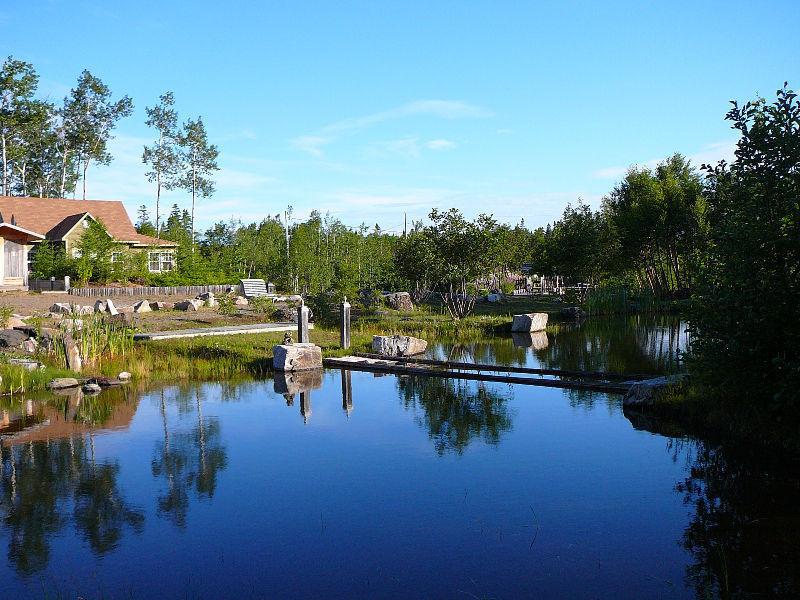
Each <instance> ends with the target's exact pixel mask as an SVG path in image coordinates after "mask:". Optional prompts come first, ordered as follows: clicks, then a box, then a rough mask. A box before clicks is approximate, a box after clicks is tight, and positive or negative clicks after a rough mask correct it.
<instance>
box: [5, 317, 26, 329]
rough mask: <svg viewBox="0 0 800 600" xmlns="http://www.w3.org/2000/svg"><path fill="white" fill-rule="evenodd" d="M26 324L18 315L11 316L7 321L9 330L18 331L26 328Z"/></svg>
mask: <svg viewBox="0 0 800 600" xmlns="http://www.w3.org/2000/svg"><path fill="white" fill-rule="evenodd" d="M25 325H26V323H25V321H23V320H22V319H21V318H20V317H19V316H17V315H11V316H10V317H8V320H7V321H6V328H7V329H16V328H18V327H25Z"/></svg>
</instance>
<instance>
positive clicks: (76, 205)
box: [0, 196, 175, 246]
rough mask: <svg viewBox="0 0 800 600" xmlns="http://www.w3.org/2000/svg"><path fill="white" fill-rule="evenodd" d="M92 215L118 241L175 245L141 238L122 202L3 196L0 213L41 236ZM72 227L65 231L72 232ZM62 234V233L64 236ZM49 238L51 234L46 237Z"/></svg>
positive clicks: (149, 238)
mask: <svg viewBox="0 0 800 600" xmlns="http://www.w3.org/2000/svg"><path fill="white" fill-rule="evenodd" d="M87 212H88V213H90V214H91V215H92V217H94V218H95V219H97V220H98V221H102V223H103V225H105V227H106V229H107V230H108V233H110V234H111V236H112V237H113V238H114V239H115V240H117V241H119V242H136V243H138V244H141V245H154V246H174V245H175V244H174V243H173V242H167V241H166V240H157V239H155V238H151V237H150V236H146V235H141V234H139V233H137V232H136V228H135V227H134V226H133V223H131V219H130V217H128V212H127V211H126V210H125V206H124V205H123V204H122V202H120V201H119V200H69V199H66V198H28V197H21V196H19V197H18V196H0V213H2V215H3V218H4V219H5V220H6V221H8V222H11V216H12V215H13V216H14V218H15V220H16V223H17V225H19V226H20V227H24V228H25V229H29V230H31V231H35V232H37V233H41V234H42V235H45V234H48V232H50V231H52V230H54V229H56V228H57V227H58V229H59V230H60V229H61V227H60V225H61V223H62V222H64V221H65V219H70V220H72V219H73V218H74V219H76V220H73V221H72V225H73V226H74V225H75V223H77V222H78V220H79V219H80V217H82V216H83V215H84V214H85V213H87ZM69 229H71V226H70V227H68V228H67V229H66V230H65V232H64V233H66V231H69ZM62 235H63V234H62ZM47 237H48V238H50V239H54V238H51V237H50V235H48V236H47Z"/></svg>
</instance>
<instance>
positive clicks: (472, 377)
mask: <svg viewBox="0 0 800 600" xmlns="http://www.w3.org/2000/svg"><path fill="white" fill-rule="evenodd" d="M322 364H323V365H324V366H325V367H328V368H336V369H350V370H353V371H370V372H376V373H393V374H396V375H419V376H424V377H443V378H447V379H466V380H469V381H491V382H496V383H509V384H518V385H533V386H538V387H551V388H562V389H574V390H584V391H589V392H604V393H608V394H624V393H626V392H627V391H628V389H629V388H630V386H629V385H625V384H623V383H607V382H600V381H574V380H568V379H538V378H535V377H519V376H517V375H510V374H509V375H491V374H488V373H469V372H466V373H465V372H460V371H451V370H445V369H429V368H425V367H424V366H421V365H419V366H417V365H414V364H413V363H407V362H400V361H395V360H376V359H370V358H363V357H357V356H344V357H341V358H324V359H323V360H322Z"/></svg>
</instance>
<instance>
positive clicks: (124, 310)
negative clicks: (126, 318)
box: [117, 306, 134, 315]
mask: <svg viewBox="0 0 800 600" xmlns="http://www.w3.org/2000/svg"><path fill="white" fill-rule="evenodd" d="M133 312H134V310H133V307H132V306H119V307H117V313H118V314H120V315H131V314H133Z"/></svg>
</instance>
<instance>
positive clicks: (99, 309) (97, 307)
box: [94, 300, 108, 313]
mask: <svg viewBox="0 0 800 600" xmlns="http://www.w3.org/2000/svg"><path fill="white" fill-rule="evenodd" d="M107 309H108V303H107V302H106V301H105V300H98V301H97V302H95V303H94V312H96V313H104V312H106V310H107Z"/></svg>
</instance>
